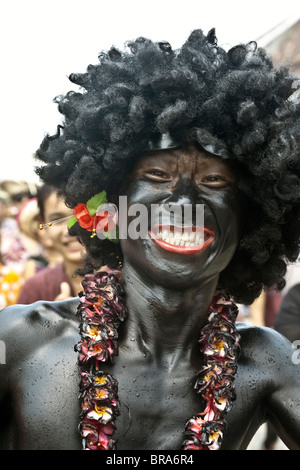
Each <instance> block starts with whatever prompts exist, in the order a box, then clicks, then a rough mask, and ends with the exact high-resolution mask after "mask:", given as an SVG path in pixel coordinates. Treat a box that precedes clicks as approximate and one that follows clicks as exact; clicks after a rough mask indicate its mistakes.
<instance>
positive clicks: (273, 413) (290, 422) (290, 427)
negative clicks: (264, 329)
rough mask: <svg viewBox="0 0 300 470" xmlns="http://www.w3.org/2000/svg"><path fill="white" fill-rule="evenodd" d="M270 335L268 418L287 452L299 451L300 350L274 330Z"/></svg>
mask: <svg viewBox="0 0 300 470" xmlns="http://www.w3.org/2000/svg"><path fill="white" fill-rule="evenodd" d="M271 331H272V330H271ZM272 336H273V342H272V356H273V357H274V361H275V362H273V365H272V367H271V369H272V376H273V377H272V378H273V380H274V383H273V387H274V388H273V387H272V389H273V390H272V392H271V394H270V395H269V397H268V403H267V405H268V419H269V420H270V422H271V423H272V425H273V426H274V429H275V430H276V432H277V434H278V435H279V437H280V438H281V439H282V441H283V442H284V443H285V444H286V445H287V446H288V447H289V449H300V351H299V350H297V349H295V348H293V347H292V345H291V343H290V342H289V341H288V340H286V339H285V338H284V337H283V336H281V335H280V334H278V333H276V332H275V331H274V332H273V331H272ZM274 340H275V341H274Z"/></svg>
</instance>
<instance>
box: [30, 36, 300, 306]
mask: <svg viewBox="0 0 300 470" xmlns="http://www.w3.org/2000/svg"><path fill="white" fill-rule="evenodd" d="M70 80H71V81H72V82H73V83H75V84H77V85H79V86H80V88H79V91H77V92H76V91H71V92H69V93H68V94H66V95H65V96H62V97H58V98H56V100H55V101H56V102H57V103H58V108H59V111H60V112H61V113H62V114H63V116H64V121H63V123H62V125H60V126H58V129H57V133H56V134H55V135H53V136H49V135H47V136H46V137H45V139H44V141H43V142H42V144H41V146H40V148H39V150H38V151H37V157H38V158H39V159H40V160H42V161H43V162H44V164H43V165H42V166H41V167H39V168H38V169H37V170H36V171H37V173H38V174H39V176H40V177H41V179H42V180H43V181H44V182H46V183H48V184H52V185H55V186H56V187H58V188H59V189H60V190H61V191H62V193H63V196H64V197H65V200H66V203H67V205H68V206H70V207H74V206H75V205H77V204H78V203H79V202H86V201H87V200H88V199H90V198H91V197H92V196H94V195H95V194H97V193H99V192H101V191H103V190H106V192H107V195H108V199H109V201H111V202H115V203H117V197H118V195H119V194H120V192H121V191H123V190H124V181H126V176H127V175H128V174H129V172H130V171H131V169H132V167H133V165H134V163H135V161H136V159H137V158H139V157H140V156H141V155H142V154H143V153H144V151H145V149H146V148H147V146H148V142H149V140H151V139H153V138H154V137H155V136H156V135H161V134H164V133H168V134H169V135H171V136H173V137H174V138H176V139H177V141H178V142H180V143H181V145H184V144H186V143H188V142H198V143H200V144H201V145H202V146H204V148H212V149H214V153H216V154H218V155H220V158H227V159H230V161H232V162H235V164H236V165H238V167H239V174H240V179H239V187H240V190H241V191H242V192H243V194H244V195H245V198H246V200H247V216H248V217H247V220H245V224H244V233H243V236H242V238H241V241H240V243H239V246H238V248H237V250H236V253H235V255H234V257H233V259H232V261H231V263H230V264H229V266H228V267H227V268H226V269H225V270H224V271H223V272H222V273H221V274H220V279H219V287H220V288H222V289H227V290H228V292H229V293H230V294H231V295H232V296H233V297H234V299H235V300H236V301H237V302H241V303H246V304H247V303H251V302H252V301H253V300H254V299H255V298H256V297H257V296H258V295H259V294H260V292H261V290H262V289H263V288H264V287H271V286H275V287H277V288H279V289H281V288H282V287H283V286H284V276H285V271H286V264H287V262H291V261H295V260H296V259H297V257H298V253H299V235H300V158H299V149H300V146H299V144H300V124H299V113H300V106H299V105H298V103H297V102H294V101H293V99H291V97H292V94H293V92H294V91H295V89H294V83H295V80H296V77H294V76H293V75H292V73H291V70H290V69H289V67H287V66H281V67H278V68H276V67H274V65H273V63H272V60H271V58H270V57H268V55H267V54H266V52H265V51H264V50H263V49H262V48H258V47H257V44H256V43H255V42H250V43H248V44H245V45H243V44H240V45H237V46H235V47H233V48H231V49H230V50H229V51H227V52H226V51H225V50H223V49H222V48H221V47H219V46H218V45H217V39H216V36H215V31H214V29H212V30H211V31H209V33H208V34H207V35H205V34H204V33H203V32H202V30H195V31H193V32H192V33H191V35H190V36H189V38H188V39H187V41H186V42H185V44H183V46H182V47H181V48H180V49H178V50H173V49H172V47H171V45H170V44H169V43H167V42H153V41H151V40H149V39H146V38H143V37H140V38H138V39H136V40H135V41H131V42H128V43H127V44H126V48H125V50H124V51H120V50H117V49H116V48H115V47H112V48H111V49H110V50H109V51H108V52H106V53H104V52H102V53H101V54H100V55H99V63H98V64H97V65H89V66H88V68H87V71H86V73H82V74H72V75H71V76H70ZM71 233H72V234H73V235H75V234H76V235H77V236H78V237H79V238H80V239H81V241H82V243H83V244H84V245H85V246H86V248H87V251H88V257H87V259H86V270H87V271H91V270H93V269H98V268H99V267H100V266H102V265H108V266H110V267H111V268H116V267H118V262H119V260H120V259H122V252H121V250H120V246H119V245H118V244H116V243H112V242H110V241H109V240H104V241H101V240H99V239H98V238H94V239H91V238H90V232H87V231H86V230H84V229H82V228H81V227H79V225H78V223H76V224H75V225H74V226H73V227H72V229H71Z"/></svg>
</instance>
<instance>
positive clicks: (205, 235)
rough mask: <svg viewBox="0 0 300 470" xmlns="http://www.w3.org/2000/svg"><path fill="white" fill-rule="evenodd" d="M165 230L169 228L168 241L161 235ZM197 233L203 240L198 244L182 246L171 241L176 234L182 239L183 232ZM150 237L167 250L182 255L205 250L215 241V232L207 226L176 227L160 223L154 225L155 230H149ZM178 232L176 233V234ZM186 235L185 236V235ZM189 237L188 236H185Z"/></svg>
mask: <svg viewBox="0 0 300 470" xmlns="http://www.w3.org/2000/svg"><path fill="white" fill-rule="evenodd" d="M164 230H168V232H169V233H170V235H171V237H168V238H169V239H168V241H166V240H163V239H162V238H161V237H160V235H159V234H160V233H163V231H164ZM183 233H184V234H188V235H189V234H192V233H193V234H195V237H196V236H197V235H198V236H199V237H200V238H201V241H200V242H198V243H197V244H191V245H190V246H181V245H178V244H173V243H170V238H171V240H172V239H173V240H174V236H175V237H177V241H178V239H181V237H182V235H181V234H183ZM149 234H150V237H151V238H152V239H153V241H154V243H156V245H158V246H159V247H160V248H162V249H163V250H165V251H170V252H172V253H178V254H182V255H193V254H197V253H200V252H201V251H204V250H205V249H206V248H207V247H208V246H209V245H211V243H212V242H213V241H214V238H215V234H214V232H213V231H212V230H209V229H207V228H205V227H184V230H183V227H175V226H167V227H165V226H163V225H159V226H156V227H154V230H153V231H151V230H149ZM175 234H176V235H175ZM183 237H184V236H183ZM185 238H187V237H185Z"/></svg>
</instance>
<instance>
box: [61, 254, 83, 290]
mask: <svg viewBox="0 0 300 470" xmlns="http://www.w3.org/2000/svg"><path fill="white" fill-rule="evenodd" d="M63 263H64V269H65V273H66V275H67V277H68V278H69V280H70V283H71V285H72V288H73V291H74V294H75V295H77V294H78V293H79V292H80V291H82V285H81V281H82V278H81V277H80V276H79V275H78V274H76V270H77V269H78V268H79V264H78V262H75V263H72V262H71V261H66V260H64V262H63Z"/></svg>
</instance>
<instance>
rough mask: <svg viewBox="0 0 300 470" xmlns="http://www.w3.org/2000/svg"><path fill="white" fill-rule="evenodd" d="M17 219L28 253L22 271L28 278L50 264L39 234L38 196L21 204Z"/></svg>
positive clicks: (25, 277)
mask: <svg viewBox="0 0 300 470" xmlns="http://www.w3.org/2000/svg"><path fill="white" fill-rule="evenodd" d="M16 220H17V223H18V227H19V229H20V234H21V237H22V240H23V243H24V245H25V248H26V251H27V253H28V259H27V261H26V263H25V266H24V269H23V273H22V277H23V279H24V280H26V279H28V278H29V277H31V276H33V275H34V274H36V273H37V272H38V271H39V270H40V269H43V268H45V267H46V266H47V265H48V261H47V259H46V257H45V250H44V247H43V245H42V243H41V241H40V238H39V236H38V232H39V229H38V226H39V209H38V204H37V198H31V199H29V200H27V201H26V202H25V203H24V204H23V205H22V206H21V208H20V210H19V212H18V215H17V218H16Z"/></svg>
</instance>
